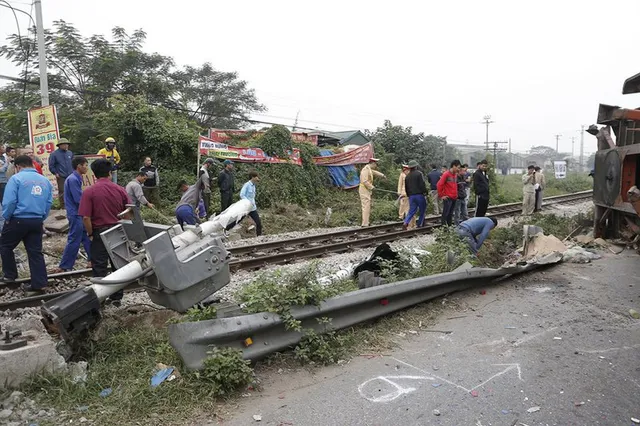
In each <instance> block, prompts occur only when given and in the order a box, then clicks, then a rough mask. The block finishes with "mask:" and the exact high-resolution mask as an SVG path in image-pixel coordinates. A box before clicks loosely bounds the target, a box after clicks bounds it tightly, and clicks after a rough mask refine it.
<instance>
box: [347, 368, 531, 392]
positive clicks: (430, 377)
mask: <svg viewBox="0 0 640 426" xmlns="http://www.w3.org/2000/svg"><path fill="white" fill-rule="evenodd" d="M389 358H391V359H393V360H394V361H396V362H398V363H400V364H403V365H405V366H407V367H410V368H413V369H415V370H418V371H419V372H421V373H424V374H425V375H426V376H377V377H374V378H372V379H369V380H367V381H366V382H364V383H362V384H360V385H359V386H358V392H359V393H360V395H361V396H362V397H363V398H364V399H366V400H367V401H370V402H391V401H393V400H395V399H397V398H399V397H401V396H402V395H406V394H409V393H411V392H415V391H416V390H417V389H416V388H413V387H403V386H401V385H399V384H398V383H396V382H394V381H393V380H436V379H437V380H439V381H441V382H444V383H447V384H450V385H451V386H454V387H456V388H458V389H460V390H463V391H465V392H466V393H470V392H471V391H472V390H475V389H478V388H480V387H482V386H484V385H486V384H487V383H489V382H490V381H491V380H493V379H495V378H497V377H500V376H502V375H503V374H506V373H508V372H509V371H512V370H516V371H517V372H518V379H520V380H521V381H524V380H523V379H522V369H521V368H520V364H517V363H515V364H491V365H494V366H502V367H505V366H506V367H507V368H505V369H504V370H502V371H500V372H498V373H496V374H494V375H493V376H491V377H489V378H488V379H487V380H485V381H484V382H482V383H480V384H479V385H477V386H475V387H473V388H471V389H467V388H465V387H464V386H461V385H459V384H457V383H454V382H452V381H450V380H447V379H445V378H444V377H440V376H438V375H436V374H432V373H431V372H428V371H426V370H423V369H422V368H419V367H416V366H415V365H412V364H409V363H408V362H405V361H402V360H400V359H398V358H395V357H389ZM392 379H393V380H392ZM375 380H380V381H383V382H386V383H388V384H389V385H391V386H393V387H394V388H395V390H394V391H393V392H390V393H388V394H385V395H381V396H377V397H371V396H368V395H367V394H365V392H364V389H365V387H366V386H367V385H368V384H369V383H371V382H373V381H375Z"/></svg>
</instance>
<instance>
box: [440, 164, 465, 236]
mask: <svg viewBox="0 0 640 426" xmlns="http://www.w3.org/2000/svg"><path fill="white" fill-rule="evenodd" d="M459 170H460V161H459V160H453V161H452V162H451V166H450V168H449V170H447V171H446V172H444V173H443V174H442V177H441V178H440V180H439V181H438V197H440V198H441V199H442V224H443V225H449V226H450V225H451V223H452V221H453V207H454V206H455V202H456V200H457V199H458V174H459V173H460V172H459Z"/></svg>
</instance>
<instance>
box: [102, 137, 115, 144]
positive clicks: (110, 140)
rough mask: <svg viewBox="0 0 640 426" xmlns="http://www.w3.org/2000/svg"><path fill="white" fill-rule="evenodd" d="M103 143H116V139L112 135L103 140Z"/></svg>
mask: <svg viewBox="0 0 640 426" xmlns="http://www.w3.org/2000/svg"><path fill="white" fill-rule="evenodd" d="M104 143H116V140H115V139H114V138H112V137H108V138H106V139H105V140H104Z"/></svg>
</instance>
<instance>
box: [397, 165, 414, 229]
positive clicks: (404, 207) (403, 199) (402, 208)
mask: <svg viewBox="0 0 640 426" xmlns="http://www.w3.org/2000/svg"><path fill="white" fill-rule="evenodd" d="M410 170H411V169H409V166H407V165H406V164H403V165H402V171H401V172H400V176H398V197H399V200H400V203H399V205H398V217H399V218H400V220H404V218H405V217H406V216H407V213H409V198H408V197H407V191H406V187H405V178H406V177H407V175H408V174H409V171H410Z"/></svg>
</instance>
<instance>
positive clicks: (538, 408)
mask: <svg viewBox="0 0 640 426" xmlns="http://www.w3.org/2000/svg"><path fill="white" fill-rule="evenodd" d="M536 411H540V407H538V406H536V407H531V408H529V409H528V410H527V413H535V412H536Z"/></svg>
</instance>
